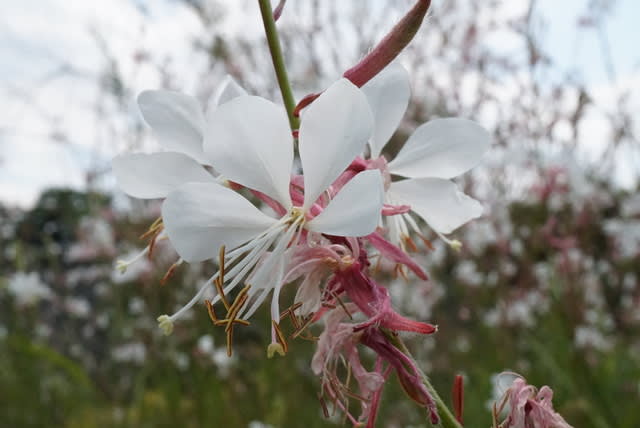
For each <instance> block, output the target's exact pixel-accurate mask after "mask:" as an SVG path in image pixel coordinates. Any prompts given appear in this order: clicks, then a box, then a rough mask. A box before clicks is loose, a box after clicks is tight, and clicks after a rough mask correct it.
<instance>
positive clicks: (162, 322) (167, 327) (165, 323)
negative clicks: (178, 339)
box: [158, 315, 173, 336]
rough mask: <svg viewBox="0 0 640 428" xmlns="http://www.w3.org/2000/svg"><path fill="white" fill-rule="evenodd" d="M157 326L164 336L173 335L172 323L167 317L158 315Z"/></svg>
mask: <svg viewBox="0 0 640 428" xmlns="http://www.w3.org/2000/svg"><path fill="white" fill-rule="evenodd" d="M158 325H159V326H160V328H161V329H162V332H163V333H164V335H165V336H169V335H170V334H171V333H173V321H172V320H171V317H170V316H169V315H160V316H159V317H158Z"/></svg>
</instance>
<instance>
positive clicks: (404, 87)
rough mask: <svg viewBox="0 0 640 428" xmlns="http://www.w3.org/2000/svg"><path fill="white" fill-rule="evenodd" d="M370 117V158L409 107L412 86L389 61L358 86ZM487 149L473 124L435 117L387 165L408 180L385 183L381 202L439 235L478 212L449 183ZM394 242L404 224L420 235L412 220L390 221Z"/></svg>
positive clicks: (377, 154) (404, 231)
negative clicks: (405, 210)
mask: <svg viewBox="0 0 640 428" xmlns="http://www.w3.org/2000/svg"><path fill="white" fill-rule="evenodd" d="M362 90H363V92H364V93H365V94H366V95H367V98H368V99H369V103H370V105H371V109H372V111H373V115H374V121H375V129H374V133H373V136H372V138H371V139H370V141H369V147H370V156H371V159H372V160H375V159H377V158H379V157H380V153H381V152H382V149H383V148H384V146H385V145H386V144H387V142H388V141H389V139H390V138H391V136H392V135H393V133H394V132H395V130H396V128H397V127H398V124H399V123H400V120H401V119H402V117H403V116H404V113H405V111H406V109H407V106H408V104H409V98H410V95H411V94H410V92H411V89H410V86H409V77H408V73H407V72H406V70H405V69H404V68H403V67H402V66H401V65H399V64H398V63H393V64H391V65H390V66H388V67H387V68H386V69H385V70H384V71H382V72H381V73H380V74H378V75H377V76H376V77H375V78H373V79H372V80H371V81H369V82H368V83H367V84H366V85H364V86H363V88H362ZM489 146H490V137H489V134H488V133H487V132H486V131H485V130H484V129H483V128H482V127H481V126H480V125H478V124H476V123H475V122H472V121H469V120H466V119H459V118H447V119H435V120H432V121H430V122H427V123H425V124H423V125H421V126H420V127H418V128H417V129H416V130H415V131H414V133H413V134H412V135H411V136H410V137H409V139H408V140H407V141H406V142H405V144H404V146H403V147H402V149H401V150H400V152H399V153H398V154H397V155H396V157H395V158H394V159H393V160H391V161H390V162H389V163H388V165H387V168H388V172H389V173H390V174H391V175H398V176H401V177H406V178H408V179H406V180H400V181H394V182H392V183H390V184H389V183H387V191H386V195H385V202H386V203H388V204H391V205H409V206H410V207H411V210H412V211H413V212H414V213H416V214H417V215H418V216H420V217H422V219H424V221H425V222H426V223H427V224H428V225H429V226H430V227H431V228H432V229H433V230H434V231H435V232H436V233H438V234H439V235H440V236H441V237H442V238H443V239H444V240H445V241H446V242H448V243H450V244H453V245H454V246H456V245H459V243H458V244H456V243H455V242H456V241H449V240H447V239H446V238H444V237H443V236H442V235H443V234H448V233H451V232H453V231H454V230H455V229H457V228H458V227H460V226H462V225H463V224H464V223H466V222H468V221H469V220H472V219H474V218H477V217H479V216H480V215H481V214H482V206H481V205H480V203H479V202H478V201H476V200H474V199H472V198H470V197H469V196H467V195H465V194H464V193H462V192H461V191H460V190H459V189H458V187H457V186H456V185H455V184H454V183H453V182H452V181H450V179H452V178H454V177H457V176H459V175H461V174H463V173H465V172H467V171H469V170H470V169H471V168H473V167H474V166H476V165H477V164H478V163H479V162H480V159H481V157H482V155H483V154H484V153H485V152H486V151H487V149H488V148H489ZM388 220H389V227H390V233H391V237H392V240H393V241H395V242H401V240H402V238H403V237H406V236H408V226H409V227H411V228H412V229H414V230H416V232H419V231H418V230H417V229H418V228H417V225H416V224H415V221H414V220H413V218H411V216H410V215H409V214H408V213H406V214H400V215H394V216H391V217H389V218H388Z"/></svg>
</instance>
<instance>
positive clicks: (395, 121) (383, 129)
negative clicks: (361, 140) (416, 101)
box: [362, 62, 411, 159]
mask: <svg viewBox="0 0 640 428" xmlns="http://www.w3.org/2000/svg"><path fill="white" fill-rule="evenodd" d="M362 91H363V92H364V93H365V95H366V96H367V99H368V100H369V105H370V106H371V111H372V112H373V120H374V129H373V135H372V136H371V139H370V140H369V146H370V147H371V158H372V159H374V158H377V157H378V156H380V152H381V151H382V148H383V147H384V146H385V144H387V142H388V141H389V139H390V138H391V136H392V135H393V133H394V132H395V131H396V129H397V128H398V125H399V124H400V120H402V116H404V113H405V112H406V111H407V106H408V105H409V98H410V97H411V86H410V84H409V74H408V73H407V70H405V69H404V67H402V66H401V65H400V64H399V63H397V62H394V63H392V64H390V65H389V66H387V67H386V68H385V69H384V70H383V71H382V72H380V73H379V74H378V75H377V76H376V77H374V78H373V79H371V80H370V81H369V82H368V83H367V84H366V85H364V86H363V87H362Z"/></svg>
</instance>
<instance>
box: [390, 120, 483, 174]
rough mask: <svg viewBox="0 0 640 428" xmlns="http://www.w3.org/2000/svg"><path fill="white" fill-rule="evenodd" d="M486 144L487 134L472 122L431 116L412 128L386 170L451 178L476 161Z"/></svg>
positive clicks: (465, 170) (467, 168)
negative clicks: (432, 117)
mask: <svg viewBox="0 0 640 428" xmlns="http://www.w3.org/2000/svg"><path fill="white" fill-rule="evenodd" d="M490 145H491V137H490V136H489V133H488V132H487V131H485V129H484V128H483V127H481V126H480V125H478V124H477V123H475V122H473V121H470V120H467V119H460V118H448V119H435V120H432V121H430V122H427V123H425V124H424V125H422V126H420V127H419V128H418V129H416V130H415V132H414V133H413V135H411V137H409V140H407V142H406V143H405V145H404V146H403V147H402V149H401V150H400V152H399V153H398V155H397V156H396V157H395V159H393V160H392V161H391V162H389V170H390V171H391V173H392V174H397V175H402V176H404V177H412V178H421V177H433V178H453V177H457V176H458V175H460V174H463V173H465V172H467V171H468V170H470V169H471V168H473V167H474V166H476V165H477V164H478V163H480V160H481V157H482V155H483V154H484V153H485V152H486V151H487V150H488V149H489V146H490Z"/></svg>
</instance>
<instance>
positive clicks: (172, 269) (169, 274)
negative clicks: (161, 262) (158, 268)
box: [160, 259, 184, 285]
mask: <svg viewBox="0 0 640 428" xmlns="http://www.w3.org/2000/svg"><path fill="white" fill-rule="evenodd" d="M182 262H184V260H182V259H178V261H177V262H175V263H174V264H172V265H171V267H170V268H169V269H168V270H167V273H165V274H164V276H163V277H162V279H161V280H160V285H165V284H166V283H167V281H169V279H171V277H172V276H173V274H175V272H176V269H177V268H178V266H180V265H181V264H182Z"/></svg>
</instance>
